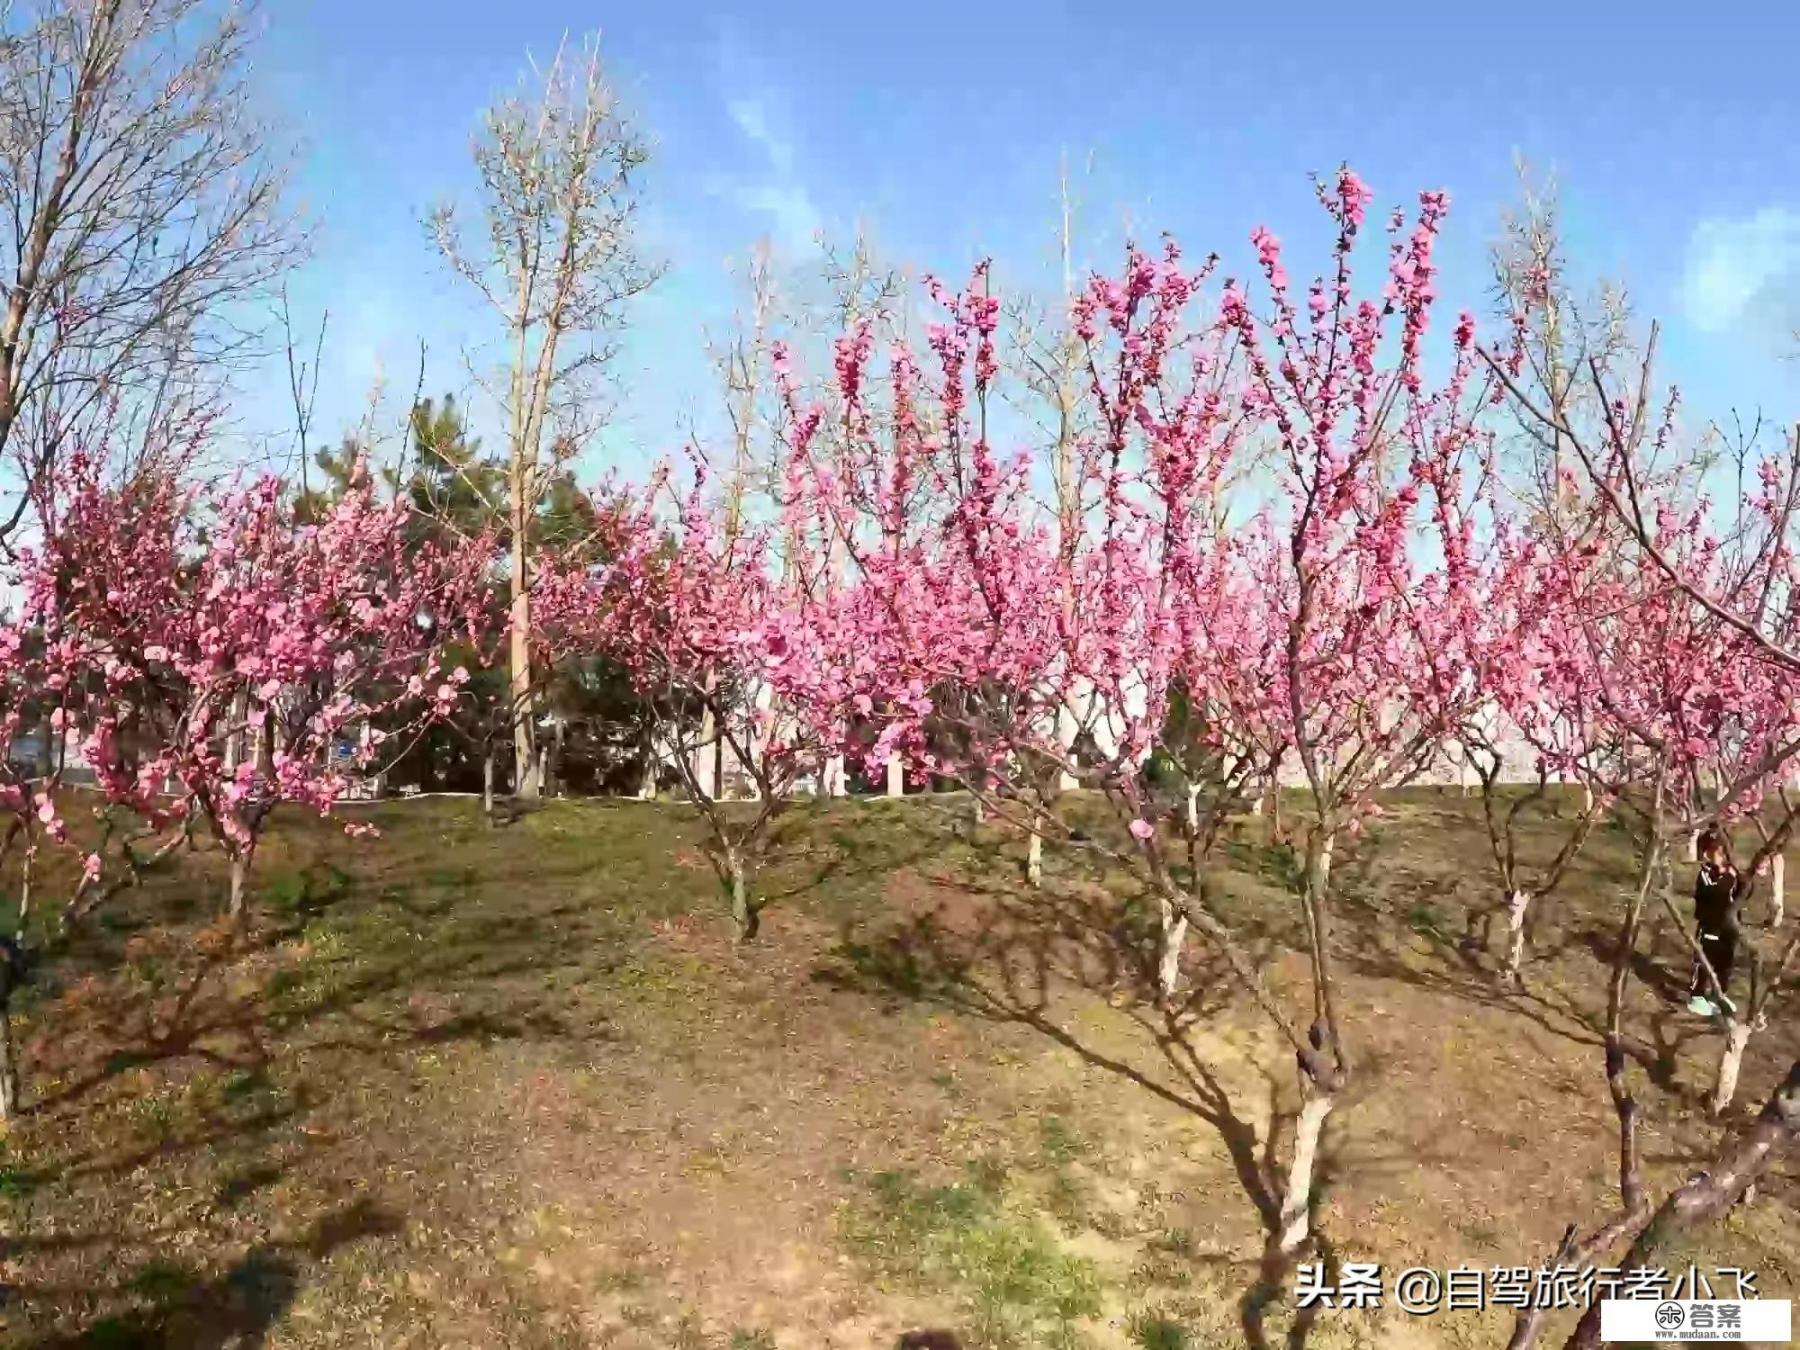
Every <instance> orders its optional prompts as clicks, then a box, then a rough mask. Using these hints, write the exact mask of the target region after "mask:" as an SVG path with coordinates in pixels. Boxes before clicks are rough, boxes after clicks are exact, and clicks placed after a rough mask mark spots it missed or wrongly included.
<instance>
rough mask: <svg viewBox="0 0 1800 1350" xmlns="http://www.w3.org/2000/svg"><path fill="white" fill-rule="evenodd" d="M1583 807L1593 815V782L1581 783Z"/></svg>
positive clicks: (1584, 811) (1585, 811) (1587, 813)
mask: <svg viewBox="0 0 1800 1350" xmlns="http://www.w3.org/2000/svg"><path fill="white" fill-rule="evenodd" d="M1581 809H1582V812H1583V813H1584V814H1586V815H1592V814H1593V812H1594V789H1593V786H1592V784H1589V783H1583V784H1582V785H1581Z"/></svg>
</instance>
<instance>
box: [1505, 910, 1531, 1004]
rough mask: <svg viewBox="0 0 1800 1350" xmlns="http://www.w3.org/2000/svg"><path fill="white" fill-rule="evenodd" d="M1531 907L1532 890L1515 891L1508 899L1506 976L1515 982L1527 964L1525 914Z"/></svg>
mask: <svg viewBox="0 0 1800 1350" xmlns="http://www.w3.org/2000/svg"><path fill="white" fill-rule="evenodd" d="M1530 909H1531V892H1530V891H1514V892H1513V893H1512V894H1511V895H1510V896H1508V897H1507V901H1506V930H1507V944H1506V978H1507V979H1508V980H1510V981H1512V982H1513V983H1515V984H1516V983H1517V982H1518V979H1519V970H1520V968H1521V967H1522V966H1523V965H1524V964H1525V915H1526V913H1527V912H1528V911H1529V910H1530Z"/></svg>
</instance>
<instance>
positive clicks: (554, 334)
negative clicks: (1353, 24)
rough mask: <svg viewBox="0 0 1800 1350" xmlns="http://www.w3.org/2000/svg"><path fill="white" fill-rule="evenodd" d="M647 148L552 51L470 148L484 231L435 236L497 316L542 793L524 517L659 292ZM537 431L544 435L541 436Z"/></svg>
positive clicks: (535, 790) (513, 627)
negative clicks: (629, 322) (642, 209)
mask: <svg viewBox="0 0 1800 1350" xmlns="http://www.w3.org/2000/svg"><path fill="white" fill-rule="evenodd" d="M648 157H649V147H648V144H647V142H646V141H645V139H644V137H643V136H642V135H641V134H640V133H639V131H638V130H637V129H636V127H635V126H634V125H633V123H632V122H631V121H630V120H629V119H628V117H627V116H626V115H625V113H624V111H623V110H622V108H621V107H620V104H619V100H618V97H617V94H616V92H615V90H614V89H613V86H612V84H611V83H610V82H609V81H608V79H607V77H606V73H605V71H604V69H603V68H602V66H601V63H600V46H599V39H598V38H597V37H590V38H588V39H586V40H585V41H584V42H583V43H582V45H581V47H580V48H579V50H571V49H570V48H569V47H568V46H567V45H566V44H565V45H564V46H563V47H561V48H559V49H558V51H557V54H556V57H555V59H554V60H552V61H551V63H550V65H549V66H548V68H547V69H543V70H540V69H538V68H537V67H536V66H535V65H533V66H532V67H531V70H530V74H529V75H528V77H527V80H526V83H525V87H524V88H523V89H522V90H521V91H520V92H519V93H517V94H515V95H513V96H510V97H508V98H504V99H502V100H500V101H499V102H498V103H496V104H495V105H494V106H493V107H492V108H490V109H489V110H488V111H487V113H486V115H485V116H484V118H483V120H482V127H481V131H480V133H479V134H478V135H477V136H476V138H475V143H474V158H475V170H476V174H477V177H478V179H479V185H478V195H479V198H480V210H481V214H482V218H483V224H484V226H485V229H484V232H483V237H482V239H481V242H480V244H479V245H477V246H473V247H471V246H469V245H467V244H466V243H465V241H464V238H463V235H462V231H461V229H460V224H459V221H458V219H457V215H456V211H455V208H454V207H453V206H449V205H446V206H442V207H440V208H438V209H437V210H436V211H434V212H433V213H432V216H431V219H430V226H431V231H432V235H433V237H434V238H435V240H436V241H437V244H438V247H439V248H440V249H442V251H443V254H444V257H445V258H446V259H447V260H448V262H449V264H450V266H451V268H452V269H453V270H454V271H455V272H456V274H457V275H458V276H460V277H462V278H463V279H464V280H466V281H468V282H469V283H470V284H471V285H472V286H473V287H474V288H475V289H476V290H477V291H479V292H480V293H481V295H482V296H483V297H485V298H486V299H487V301H488V303H489V304H491V305H492V306H493V307H494V309H495V310H496V311H497V312H498V313H499V315H500V317H501V320H502V322H503V323H504V325H505V333H506V340H507V344H508V348H509V357H508V363H507V367H506V375H505V380H504V386H503V389H502V390H501V391H500V402H501V404H502V405H503V407H504V411H505V415H506V428H507V450H508V458H507V482H506V491H507V510H508V513H509V516H510V529H509V531H508V533H509V535H510V536H511V545H510V553H511V561H510V569H509V594H510V599H511V609H510V612H509V619H508V623H509V628H510V642H509V658H510V660H509V666H510V679H511V689H512V697H513V704H514V706H513V757H514V780H513V781H514V787H515V790H516V791H517V792H518V793H519V794H520V795H522V796H528V797H535V796H537V795H538V794H539V792H540V790H541V776H540V772H539V755H538V753H537V737H536V717H535V707H534V705H535V701H536V700H535V697H534V694H533V683H532V670H531V647H530V635H531V585H532V576H533V573H532V560H531V557H530V547H531V531H530V530H529V529H528V528H527V526H528V522H529V520H530V516H531V512H532V508H533V503H534V502H535V501H536V500H537V498H538V495H539V492H540V490H541V488H542V486H543V484H544V483H545V482H546V481H547V476H548V475H551V474H554V473H555V472H556V471H557V470H558V469H560V468H561V467H563V465H562V464H561V463H560V462H559V461H560V460H561V459H562V458H563V457H565V456H568V455H571V454H573V453H574V452H575V451H576V450H578V449H579V448H580V447H581V446H582V445H583V444H584V443H585V442H586V441H587V439H588V438H589V437H590V436H591V434H592V433H593V432H594V430H595V429H596V427H597V425H598V422H599V420H600V418H601V417H602V416H603V408H602V403H601V401H600V399H599V397H598V394H599V382H600V380H601V378H602V377H603V376H604V374H605V372H606V370H607V367H608V366H609V364H610V363H611V361H612V359H613V357H614V356H615V355H616V353H617V350H618V339H619V335H620V333H621V331H622V329H623V325H624V323H625V315H626V309H627V306H628V303H629V302H630V300H631V299H632V298H633V297H634V296H637V295H639V294H641V293H643V292H644V291H645V290H646V289H648V288H649V286H650V285H651V284H652V283H653V282H654V281H655V280H656V276H657V271H656V269H654V268H651V267H647V266H646V265H645V264H644V263H643V262H642V260H641V259H640V258H639V257H638V255H637V252H636V249H635V247H634V235H635V230H636V220H637V211H638V203H639V196H638V187H639V177H640V174H639V171H640V170H641V169H642V168H643V166H644V164H645V162H646V160H647V159H648ZM546 428H550V434H549V435H548V437H547V436H546Z"/></svg>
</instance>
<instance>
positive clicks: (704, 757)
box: [693, 674, 719, 801]
mask: <svg viewBox="0 0 1800 1350" xmlns="http://www.w3.org/2000/svg"><path fill="white" fill-rule="evenodd" d="M712 687H713V677H712V676H711V675H710V674H708V675H707V677H706V692H707V695H708V699H707V706H706V707H705V708H703V709H702V710H701V712H700V744H699V745H697V746H695V747H694V769H693V773H694V786H695V788H696V789H697V790H698V791H699V793H700V795H701V796H702V797H705V798H707V799H709V800H712V801H717V800H718V797H719V744H718V742H719V726H718V723H717V722H716V721H715V720H714V718H713V710H712V701H711V694H712Z"/></svg>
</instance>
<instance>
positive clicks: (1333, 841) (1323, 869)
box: [1314, 834, 1337, 896]
mask: <svg viewBox="0 0 1800 1350" xmlns="http://www.w3.org/2000/svg"><path fill="white" fill-rule="evenodd" d="M1336 847H1337V836H1336V835H1335V834H1328V835H1326V836H1325V842H1324V843H1323V844H1321V845H1319V863H1318V890H1316V891H1315V892H1314V894H1315V895H1319V896H1323V895H1324V894H1325V891H1326V888H1327V887H1329V886H1330V885H1331V851H1332V850H1333V849H1334V848H1336Z"/></svg>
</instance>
